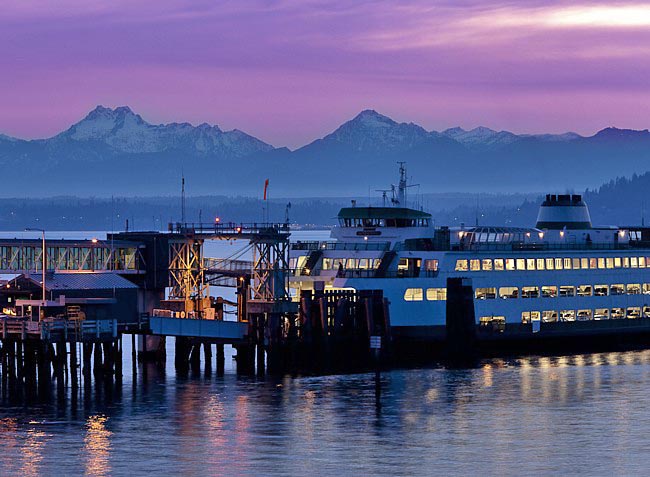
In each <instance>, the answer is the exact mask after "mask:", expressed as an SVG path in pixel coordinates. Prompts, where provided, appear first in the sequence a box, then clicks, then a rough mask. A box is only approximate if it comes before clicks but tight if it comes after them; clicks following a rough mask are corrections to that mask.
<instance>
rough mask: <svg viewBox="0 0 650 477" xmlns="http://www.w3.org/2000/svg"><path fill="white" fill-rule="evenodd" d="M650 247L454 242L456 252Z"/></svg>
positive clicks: (618, 244) (614, 244)
mask: <svg viewBox="0 0 650 477" xmlns="http://www.w3.org/2000/svg"><path fill="white" fill-rule="evenodd" d="M643 247H648V248H650V243H643V244H642V243H640V242H639V243H637V242H629V243H628V242H623V243H591V244H588V243H526V242H517V243H489V242H487V243H484V242H482V243H472V244H469V245H468V244H465V245H461V244H452V245H451V250H452V251H456V252H501V251H507V252H510V251H547V250H582V251H584V250H630V249H633V248H643Z"/></svg>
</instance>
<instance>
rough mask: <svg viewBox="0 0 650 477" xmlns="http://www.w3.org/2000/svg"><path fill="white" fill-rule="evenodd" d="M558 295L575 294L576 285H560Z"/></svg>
mask: <svg viewBox="0 0 650 477" xmlns="http://www.w3.org/2000/svg"><path fill="white" fill-rule="evenodd" d="M560 296H576V287H572V286H570V285H562V286H561V287H560Z"/></svg>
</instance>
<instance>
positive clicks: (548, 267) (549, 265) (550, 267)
mask: <svg viewBox="0 0 650 477" xmlns="http://www.w3.org/2000/svg"><path fill="white" fill-rule="evenodd" d="M553 263H554V260H553V259H552V258H547V259H546V270H553V269H554V268H555V267H554V266H553Z"/></svg>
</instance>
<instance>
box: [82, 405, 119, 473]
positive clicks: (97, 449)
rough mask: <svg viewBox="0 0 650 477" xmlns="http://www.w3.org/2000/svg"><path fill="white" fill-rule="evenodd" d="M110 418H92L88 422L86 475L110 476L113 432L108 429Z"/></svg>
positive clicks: (85, 444)
mask: <svg viewBox="0 0 650 477" xmlns="http://www.w3.org/2000/svg"><path fill="white" fill-rule="evenodd" d="M107 422H108V417H106V416H101V415H97V416H90V417H88V421H87V422H86V437H85V439H84V454H85V456H86V472H85V475H90V476H104V475H110V472H111V467H110V461H109V458H110V453H111V440H110V438H111V435H112V432H111V431H109V430H108V429H107V428H106V423H107Z"/></svg>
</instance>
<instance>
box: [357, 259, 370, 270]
mask: <svg viewBox="0 0 650 477" xmlns="http://www.w3.org/2000/svg"><path fill="white" fill-rule="evenodd" d="M368 261H369V260H368V259H367V258H360V259H359V268H361V269H363V270H367V269H368V268H369V267H368Z"/></svg>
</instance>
